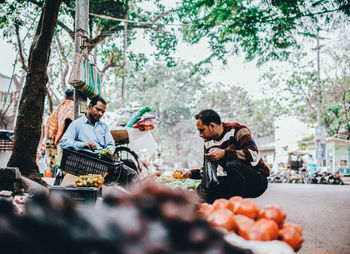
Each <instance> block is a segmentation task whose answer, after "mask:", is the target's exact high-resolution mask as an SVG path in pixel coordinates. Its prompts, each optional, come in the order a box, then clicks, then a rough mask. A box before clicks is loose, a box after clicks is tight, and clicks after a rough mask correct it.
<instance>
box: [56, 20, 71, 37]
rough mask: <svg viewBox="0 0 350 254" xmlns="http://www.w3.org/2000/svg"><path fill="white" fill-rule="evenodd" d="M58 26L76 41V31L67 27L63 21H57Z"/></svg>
mask: <svg viewBox="0 0 350 254" xmlns="http://www.w3.org/2000/svg"><path fill="white" fill-rule="evenodd" d="M57 25H59V26H60V27H62V28H63V30H65V31H66V32H67V33H68V34H69V36H70V38H71V39H72V40H73V41H74V31H73V30H71V29H70V28H69V27H68V26H66V25H65V24H64V23H63V22H61V21H57Z"/></svg>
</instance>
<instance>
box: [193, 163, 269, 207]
mask: <svg viewBox="0 0 350 254" xmlns="http://www.w3.org/2000/svg"><path fill="white" fill-rule="evenodd" d="M223 168H224V170H225V171H226V172H227V176H218V180H219V184H218V185H217V186H216V187H214V188H213V189H212V190H209V191H208V192H205V193H204V192H202V191H201V190H200V188H199V189H198V191H199V195H200V196H201V197H202V198H204V199H205V200H206V202H208V203H213V202H214V201H215V199H218V198H226V199H229V198H231V197H233V196H241V197H243V198H256V197H259V196H260V195H261V194H263V193H264V192H265V190H266V189H267V178H266V176H263V175H262V174H261V173H260V172H259V171H258V170H257V169H255V168H253V167H252V166H251V164H250V163H249V162H246V161H242V160H231V161H228V162H227V163H226V165H225V167H223ZM199 187H200V186H199Z"/></svg>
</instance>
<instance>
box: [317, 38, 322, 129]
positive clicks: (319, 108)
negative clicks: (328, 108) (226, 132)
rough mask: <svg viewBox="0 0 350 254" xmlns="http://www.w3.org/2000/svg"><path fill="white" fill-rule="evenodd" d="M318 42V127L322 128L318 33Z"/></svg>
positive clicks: (318, 39)
mask: <svg viewBox="0 0 350 254" xmlns="http://www.w3.org/2000/svg"><path fill="white" fill-rule="evenodd" d="M316 40H317V47H316V50H317V96H316V98H317V126H321V124H322V122H321V84H320V49H321V47H320V37H319V33H318V32H317V36H316Z"/></svg>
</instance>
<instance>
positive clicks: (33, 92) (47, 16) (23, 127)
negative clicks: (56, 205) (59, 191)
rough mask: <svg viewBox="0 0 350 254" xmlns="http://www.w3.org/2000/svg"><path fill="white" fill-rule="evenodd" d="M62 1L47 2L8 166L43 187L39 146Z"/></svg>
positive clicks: (48, 0)
mask: <svg viewBox="0 0 350 254" xmlns="http://www.w3.org/2000/svg"><path fill="white" fill-rule="evenodd" d="M61 2H62V0H45V4H44V6H43V9H42V13H41V17H40V21H39V24H38V27H37V31H36V34H35V37H34V40H33V43H32V46H31V48H30V53H29V60H28V74H27V77H26V82H25V85H24V88H23V92H22V96H21V99H20V104H19V112H18V116H17V123H16V127H15V140H14V147H13V153H12V155H11V158H10V160H9V162H8V163H7V166H9V167H18V168H19V170H20V171H21V174H22V175H23V176H26V177H28V178H30V179H32V180H34V181H37V182H39V183H42V184H44V182H43V181H42V180H41V178H40V175H39V169H38V165H37V164H36V152H37V148H38V145H39V140H40V135H41V126H42V120H43V119H42V117H43V113H44V102H45V95H46V91H47V89H46V83H47V81H48V76H47V65H48V62H49V57H50V47H51V42H52V38H53V33H54V30H55V26H56V23H57V16H58V10H59V6H60V5H61Z"/></svg>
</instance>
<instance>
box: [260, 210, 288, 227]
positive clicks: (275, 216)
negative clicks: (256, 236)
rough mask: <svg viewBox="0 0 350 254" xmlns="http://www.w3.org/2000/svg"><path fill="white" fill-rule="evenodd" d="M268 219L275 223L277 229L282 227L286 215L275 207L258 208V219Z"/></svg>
mask: <svg viewBox="0 0 350 254" xmlns="http://www.w3.org/2000/svg"><path fill="white" fill-rule="evenodd" d="M263 218H265V219H270V220H274V221H276V223H277V225H278V227H279V228H282V227H283V223H284V220H285V218H286V214H285V213H283V212H282V210H281V209H280V208H279V207H277V206H264V207H262V208H260V210H259V215H258V219H263Z"/></svg>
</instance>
